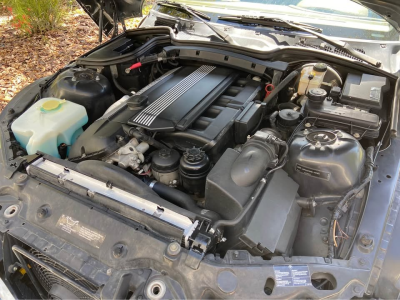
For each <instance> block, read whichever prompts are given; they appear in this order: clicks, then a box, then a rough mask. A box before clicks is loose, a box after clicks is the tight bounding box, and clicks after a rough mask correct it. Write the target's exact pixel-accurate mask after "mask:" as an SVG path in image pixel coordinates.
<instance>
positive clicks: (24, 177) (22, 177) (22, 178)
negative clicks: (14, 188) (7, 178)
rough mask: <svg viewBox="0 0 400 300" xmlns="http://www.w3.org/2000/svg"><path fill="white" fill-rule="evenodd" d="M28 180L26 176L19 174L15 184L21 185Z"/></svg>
mask: <svg viewBox="0 0 400 300" xmlns="http://www.w3.org/2000/svg"><path fill="white" fill-rule="evenodd" d="M27 178H28V175H26V174H21V175H19V176H18V178H17V180H16V181H17V183H22V182H24V181H25V180H26V179H27Z"/></svg>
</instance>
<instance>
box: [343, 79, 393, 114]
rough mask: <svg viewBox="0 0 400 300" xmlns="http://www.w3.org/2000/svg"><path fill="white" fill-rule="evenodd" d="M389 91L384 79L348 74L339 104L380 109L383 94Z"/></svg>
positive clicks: (386, 81)
mask: <svg viewBox="0 0 400 300" xmlns="http://www.w3.org/2000/svg"><path fill="white" fill-rule="evenodd" d="M387 90H389V81H388V80H387V78H385V77H381V76H374V75H369V74H362V75H357V74H348V75H347V78H346V81H345V83H344V87H343V92H342V96H341V98H340V102H341V103H343V104H348V105H352V106H357V107H361V108H367V109H373V108H375V109H381V108H382V101H383V94H384V93H385V92H386V91H387Z"/></svg>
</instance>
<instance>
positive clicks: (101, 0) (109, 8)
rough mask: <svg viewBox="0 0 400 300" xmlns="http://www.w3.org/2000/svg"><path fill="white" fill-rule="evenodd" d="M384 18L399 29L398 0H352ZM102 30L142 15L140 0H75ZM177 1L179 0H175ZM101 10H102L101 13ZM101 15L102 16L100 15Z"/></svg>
mask: <svg viewBox="0 0 400 300" xmlns="http://www.w3.org/2000/svg"><path fill="white" fill-rule="evenodd" d="M315 1H318V0H315ZM352 1H353V2H356V3H358V4H361V5H363V6H365V7H367V8H369V9H371V10H373V11H375V12H376V13H378V14H379V15H381V16H382V17H383V18H385V20H386V21H388V22H389V23H390V24H391V25H392V26H393V27H394V28H396V30H397V31H400V4H399V0H352ZM77 2H78V3H79V4H80V5H81V6H82V7H83V9H84V10H85V11H86V12H87V13H88V14H89V15H90V17H91V18H92V19H93V21H95V22H96V24H97V25H100V24H101V27H102V29H103V32H104V33H105V34H107V35H109V34H110V33H111V32H112V30H113V28H114V27H115V23H116V22H118V21H119V22H121V23H122V22H123V20H124V19H128V18H133V17H140V16H141V15H142V1H141V0H77ZM177 2H179V1H177ZM101 8H102V9H101ZM101 11H103V12H102V13H101ZM101 15H102V16H101Z"/></svg>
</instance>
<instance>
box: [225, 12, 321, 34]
mask: <svg viewBox="0 0 400 300" xmlns="http://www.w3.org/2000/svg"><path fill="white" fill-rule="evenodd" d="M218 19H219V20H223V21H229V22H235V23H244V24H257V25H261V26H266V27H274V28H276V29H280V28H287V29H296V30H299V29H298V28H297V26H296V27H294V26H292V25H300V26H302V27H304V28H307V29H310V30H313V31H315V32H319V33H322V29H321V28H318V27H315V26H312V25H309V24H305V23H298V22H290V23H288V22H287V21H284V20H281V19H279V18H266V17H253V16H223V17H218Z"/></svg>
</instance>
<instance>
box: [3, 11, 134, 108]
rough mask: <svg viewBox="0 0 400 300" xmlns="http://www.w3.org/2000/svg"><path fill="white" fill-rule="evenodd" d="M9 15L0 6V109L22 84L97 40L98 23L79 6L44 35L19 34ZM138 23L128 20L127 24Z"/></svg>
mask: <svg viewBox="0 0 400 300" xmlns="http://www.w3.org/2000/svg"><path fill="white" fill-rule="evenodd" d="M10 18H11V16H10V14H9V13H8V11H7V10H6V9H4V8H2V7H1V6H0V111H1V110H2V109H3V108H4V106H5V105H6V104H7V102H8V101H9V100H11V99H12V98H13V97H14V96H15V95H16V94H17V93H18V92H19V91H20V90H21V89H22V88H23V87H25V86H26V85H28V84H29V83H31V82H33V81H35V80H36V79H39V78H41V77H44V76H48V75H51V74H53V73H55V72H56V71H57V70H58V69H60V68H62V67H64V66H65V65H66V64H68V63H69V62H70V61H72V60H74V59H76V58H77V57H78V56H80V55H82V54H84V53H85V52H87V51H89V50H90V49H92V48H94V47H95V46H97V45H98V44H99V43H98V27H97V25H96V24H95V23H94V22H93V21H92V20H91V19H90V17H89V16H88V15H87V14H86V13H84V11H83V10H82V9H80V8H78V7H76V8H73V9H72V10H71V11H69V12H68V14H67V15H66V17H65V19H64V22H63V24H61V26H60V28H58V29H57V30H53V31H49V32H47V33H46V34H44V35H35V36H26V35H22V34H21V33H19V32H18V31H17V30H16V29H15V28H14V27H12V26H11V24H10ZM137 23H138V20H133V21H131V23H130V28H132V27H135V25H136V24H137ZM106 40H107V37H104V38H103V42H104V41H106Z"/></svg>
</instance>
